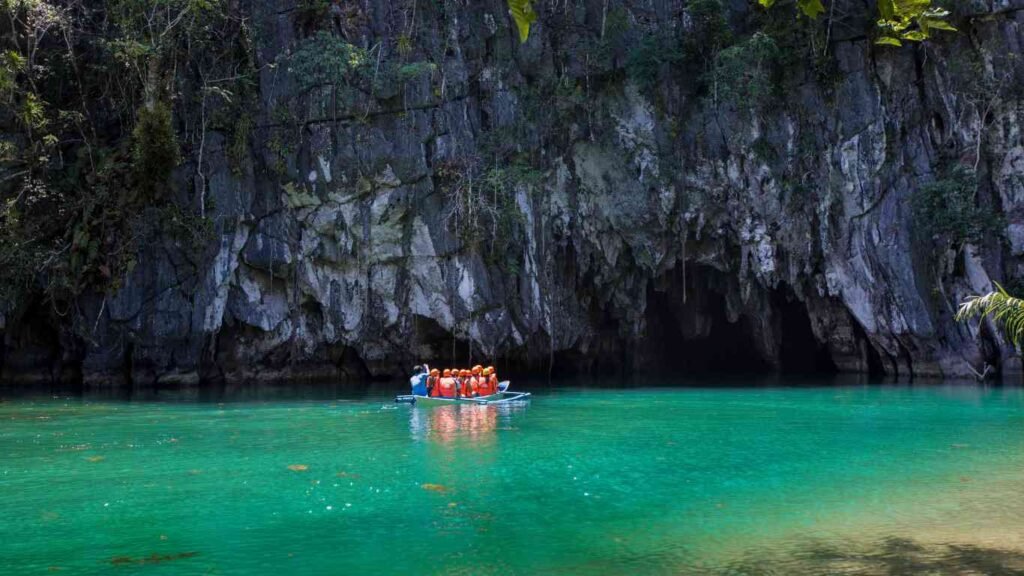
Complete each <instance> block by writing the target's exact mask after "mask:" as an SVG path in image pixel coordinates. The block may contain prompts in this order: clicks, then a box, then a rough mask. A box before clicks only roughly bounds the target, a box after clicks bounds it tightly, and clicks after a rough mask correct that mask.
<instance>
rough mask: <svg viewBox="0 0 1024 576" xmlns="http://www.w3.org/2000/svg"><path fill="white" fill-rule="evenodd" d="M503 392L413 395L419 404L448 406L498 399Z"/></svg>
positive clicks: (415, 401)
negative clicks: (456, 396)
mask: <svg viewBox="0 0 1024 576" xmlns="http://www.w3.org/2000/svg"><path fill="white" fill-rule="evenodd" d="M501 396H502V394H491V395H488V396H476V397H473V398H438V397H437V396H413V400H412V401H413V403H414V404H416V405H417V406H448V405H451V404H482V403H484V402H487V401H489V400H498V399H500V398H501Z"/></svg>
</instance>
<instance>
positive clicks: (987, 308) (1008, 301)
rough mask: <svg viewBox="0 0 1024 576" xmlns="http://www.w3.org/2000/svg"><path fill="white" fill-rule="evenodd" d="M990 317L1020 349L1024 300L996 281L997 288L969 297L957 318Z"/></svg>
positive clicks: (1023, 319)
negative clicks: (1011, 294) (1014, 295)
mask: <svg viewBox="0 0 1024 576" xmlns="http://www.w3.org/2000/svg"><path fill="white" fill-rule="evenodd" d="M978 317H983V318H989V319H991V320H992V321H993V322H995V323H996V324H997V325H998V326H999V327H1000V328H1001V329H1002V331H1003V334H1004V335H1005V336H1006V338H1007V339H1008V340H1009V341H1010V342H1011V343H1013V346H1014V347H1015V348H1017V349H1020V345H1021V342H1022V341H1024V300H1021V299H1020V298H1015V297H1013V296H1010V294H1009V293H1007V292H1006V290H1005V289H1004V288H1003V287H1002V286H1001V285H999V284H998V283H996V289H995V290H994V291H992V292H989V293H988V294H985V295H983V296H971V297H969V298H967V300H965V301H964V302H963V303H962V304H961V305H960V308H959V309H958V310H957V313H956V319H957V321H959V322H967V321H969V320H971V319H973V318H978Z"/></svg>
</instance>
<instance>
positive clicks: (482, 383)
mask: <svg viewBox="0 0 1024 576" xmlns="http://www.w3.org/2000/svg"><path fill="white" fill-rule="evenodd" d="M488 374H489V372H488V371H487V368H484V369H483V370H481V371H480V375H479V376H477V378H476V390H477V392H479V393H480V395H481V396H490V395H491V394H494V390H493V389H492V388H491V382H490V380H489V379H488Z"/></svg>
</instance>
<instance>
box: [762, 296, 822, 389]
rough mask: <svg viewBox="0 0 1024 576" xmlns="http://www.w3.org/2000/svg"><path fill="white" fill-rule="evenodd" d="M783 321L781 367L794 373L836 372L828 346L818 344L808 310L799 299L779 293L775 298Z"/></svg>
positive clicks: (773, 300)
mask: <svg viewBox="0 0 1024 576" xmlns="http://www.w3.org/2000/svg"><path fill="white" fill-rule="evenodd" d="M772 307H773V308H774V313H775V316H776V317H777V318H778V319H779V367H780V369H781V370H782V372H786V373H791V374H827V373H835V372H837V371H838V370H837V369H836V365H835V362H833V361H832V353H831V352H829V349H828V346H827V345H825V344H823V343H821V342H818V339H817V338H815V337H814V331H813V330H812V328H811V317H810V315H809V314H808V313H807V307H806V306H805V305H804V304H803V303H801V302H799V301H798V300H796V299H795V298H791V297H787V296H784V295H782V294H781V293H779V292H776V293H775V294H774V295H773V298H772Z"/></svg>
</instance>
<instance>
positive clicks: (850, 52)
mask: <svg viewBox="0 0 1024 576" xmlns="http://www.w3.org/2000/svg"><path fill="white" fill-rule="evenodd" d="M704 3H705V4H707V2H706V1H705V2H704ZM300 4H301V3H300ZM357 4H358V5H357ZM537 4H538V10H539V11H540V20H539V23H538V24H537V25H535V26H534V29H533V31H532V33H531V35H530V38H529V40H528V41H527V42H526V43H525V44H519V42H518V40H517V39H516V38H515V36H514V33H513V29H512V27H511V21H510V19H509V17H508V15H507V10H506V8H505V5H504V3H503V2H502V1H500V0H484V1H479V2H470V3H468V4H466V5H463V3H457V2H438V3H427V5H424V3H422V2H420V3H418V4H416V3H413V2H398V3H391V2H379V1H377V0H369V1H367V2H362V3H351V5H350V3H330V4H329V8H328V9H327V10H326V11H325V12H323V13H321V14H319V15H318V16H317V17H318V18H321V19H326V20H324V21H322V22H319V23H317V24H316V26H315V28H316V30H317V31H311V30H310V29H309V24H308V22H306V20H308V18H300V17H299V16H300V14H299V12H300V11H301V10H303V8H302V7H301V6H298V7H297V6H296V5H295V2H294V1H293V0H288V1H286V0H276V1H272V0H268V1H259V2H245V1H244V0H243V1H242V3H241V8H240V9H241V10H242V11H243V12H244V13H245V14H246V15H247V16H248V18H249V19H250V21H251V28H252V30H253V31H254V32H253V38H254V40H253V42H254V48H253V50H254V52H255V60H256V64H257V70H258V73H257V78H258V88H257V95H256V97H255V98H254V99H253V105H252V109H251V111H250V113H251V121H252V125H253V127H254V128H253V130H252V132H251V135H250V137H249V138H248V140H247V141H245V142H243V144H244V147H245V150H247V152H246V153H245V154H243V155H242V156H241V157H238V155H237V154H236V153H234V152H233V151H232V148H231V146H232V140H231V138H232V135H230V134H226V133H220V132H216V131H213V130H211V131H209V133H208V134H207V136H206V140H205V146H204V151H203V154H202V156H200V155H198V153H196V152H195V151H192V153H191V155H190V156H189V160H187V161H186V163H185V164H184V165H183V166H182V167H181V168H180V170H179V172H180V177H179V181H180V186H179V189H180V198H179V200H180V201H181V202H182V203H184V204H187V205H191V206H198V205H199V203H200V202H203V203H204V206H205V207H206V209H207V210H208V212H207V217H208V218H209V219H210V220H211V221H212V223H213V230H214V233H213V238H212V240H211V241H210V242H209V245H208V246H207V247H206V248H205V249H204V250H202V251H201V253H200V254H198V255H195V254H192V255H188V254H185V251H184V250H183V249H181V247H180V246H177V245H176V244H175V242H174V241H173V240H172V239H167V241H166V242H165V243H164V244H163V245H160V246H152V247H148V248H146V249H145V250H144V251H143V253H141V254H140V255H139V257H138V262H137V264H136V266H135V267H134V269H133V270H132V272H131V274H130V275H129V277H128V278H126V279H125V281H124V283H123V287H122V288H121V289H120V290H119V291H117V292H116V293H113V294H106V295H105V294H92V295H87V296H85V297H83V298H82V299H81V302H80V303H79V306H78V310H76V311H75V312H74V314H75V315H76V316H75V318H74V320H73V323H74V324H75V326H76V330H74V331H62V330H61V329H59V328H58V327H47V326H40V325H39V322H34V323H33V321H32V320H31V316H30V315H29V316H26V317H25V318H23V319H22V320H21V322H20V325H19V326H14V325H12V323H11V322H7V323H6V324H5V321H4V317H3V316H0V332H3V331H4V330H6V333H5V338H6V347H5V348H6V350H5V352H4V353H3V356H0V362H2V363H3V370H4V374H5V377H7V378H11V379H16V378H28V377H30V376H33V377H37V378H42V379H56V378H60V377H81V378H83V379H85V380H86V381H88V382H97V383H100V382H125V381H130V382H134V383H145V382H186V383H188V382H198V381H201V380H205V379H215V378H226V379H229V380H243V379H248V378H277V377H307V376H324V377H339V376H350V377H353V378H357V377H365V376H391V375H396V374H398V373H401V372H404V371H405V370H407V368H408V367H409V366H411V365H412V364H414V363H416V361H418V360H421V359H432V360H436V361H438V362H440V363H444V364H448V363H457V364H467V363H469V362H471V361H472V362H477V361H484V360H488V361H497V362H500V364H499V366H506V367H517V366H519V367H522V366H526V365H532V366H534V367H538V368H539V367H543V368H544V369H547V367H548V363H549V362H553V363H554V366H555V368H556V369H566V370H586V369H595V370H606V369H625V370H652V369H659V368H672V369H680V368H683V369H688V370H699V369H722V368H727V369H731V368H751V369H766V370H769V369H838V370H841V371H854V372H869V371H872V372H885V373H889V374H898V375H918V376H920V375H939V376H964V375H969V374H971V373H972V372H974V371H980V370H981V369H982V366H983V365H984V364H985V363H989V364H991V365H993V366H994V367H997V368H1003V369H1006V368H1008V367H1012V366H1015V365H1017V363H1016V362H1015V361H1014V359H1013V358H1012V350H1011V349H1010V348H1009V347H1008V346H1006V345H1005V343H1003V342H1000V341H999V340H998V339H997V338H996V337H995V336H993V332H992V331H991V330H987V329H984V330H982V331H981V333H980V334H979V333H978V332H977V331H976V328H974V327H967V326H962V325H957V324H956V323H955V322H954V321H953V319H952V315H953V313H954V312H955V307H956V304H957V302H959V301H960V300H961V299H962V298H963V297H964V296H965V295H967V294H971V293H977V292H980V291H985V290H987V289H989V288H990V287H991V285H992V280H999V281H1006V282H1010V283H1012V282H1013V281H1014V280H1015V279H1017V278H1020V277H1022V276H1024V259H1022V256H1024V131H1022V129H1024V107H1022V105H1021V104H1022V102H1021V95H1022V94H1024V60H1022V59H1021V58H1020V56H1021V55H1022V45H1024V0H976V1H973V2H964V3H960V4H963V6H960V7H959V8H958V10H959V12H958V13H957V18H956V24H957V25H958V27H960V32H959V33H956V34H944V35H942V36H941V37H938V38H936V39H934V40H933V41H930V42H928V43H927V44H924V45H918V46H908V47H904V48H902V49H894V48H883V47H878V46H874V45H873V43H872V41H871V38H870V33H871V24H870V14H868V13H867V12H865V3H863V2H860V1H855V0H845V1H840V2H838V4H837V13H842V14H844V15H845V16H844V17H843V18H841V19H837V20H835V21H834V22H833V25H832V26H831V27H827V28H826V27H824V24H823V25H822V27H821V28H818V29H817V32H815V33H816V34H818V36H816V38H817V40H816V41H817V42H818V45H817V47H816V48H809V47H808V46H800V47H799V48H800V50H802V51H801V52H799V54H801V56H800V57H799V58H795V59H794V58H790V59H786V55H787V54H793V53H794V50H796V48H793V47H788V46H786V45H784V42H783V41H782V40H777V42H776V47H777V48H778V52H780V53H781V54H782V56H778V55H776V56H774V58H775V60H773V61H772V62H775V64H773V68H772V72H771V73H770V74H767V75H765V77H761V76H759V75H758V71H759V70H760V65H761V64H760V60H759V58H761V56H760V54H761V53H760V52H757V51H756V50H753V48H751V47H753V44H751V43H750V41H749V39H750V38H753V37H754V36H752V34H753V33H754V31H755V29H756V28H757V22H759V19H763V18H764V16H763V15H759V14H757V13H755V8H754V6H753V4H752V3H750V2H746V1H735V2H724V5H725V10H724V12H723V18H724V19H725V20H726V21H727V22H728V23H729V25H730V27H731V29H732V33H733V35H734V38H736V40H733V41H731V42H732V44H733V46H739V47H740V48H743V47H746V48H750V50H748V51H747V52H743V51H742V50H740V49H738V48H737V49H729V50H731V52H729V53H727V54H725V56H730V57H733V58H735V57H739V58H740V60H741V62H742V63H743V64H744V65H743V66H742V67H741V71H740V74H741V75H740V76H739V77H735V76H729V74H730V70H732V69H731V68H729V61H728V60H727V58H726V57H724V56H722V55H721V53H719V54H718V55H708V54H704V53H703V51H702V50H703V48H701V47H700V46H696V47H692V45H693V44H694V43H693V42H690V45H691V48H690V49H689V50H690V52H688V53H687V52H686V50H683V51H682V52H680V57H679V58H676V59H673V58H670V57H669V54H668V53H667V51H668V48H664V47H662V46H660V45H658V44H656V42H657V39H658V38H668V39H669V40H668V41H667V42H668V43H667V44H666V45H665V46H667V47H669V48H671V47H673V46H678V45H680V44H683V45H687V44H686V42H687V38H691V39H692V38H698V39H699V38H700V34H702V33H703V32H702V30H701V29H700V26H701V23H700V21H699V19H698V18H696V17H695V15H694V14H695V12H694V11H695V9H696V8H695V6H696V5H697V2H686V1H682V0H667V1H665V2H646V1H641V0H623V1H621V2H618V3H616V2H612V3H611V7H610V8H609V3H608V2H599V1H597V0H581V1H580V2H576V3H575V4H574V3H567V4H565V5H561V4H558V3H555V4H554V5H548V3H541V2H537ZM542 4H543V5H542ZM779 9H780V10H782V9H784V8H779ZM786 18H789V16H788V15H787V16H786ZM304 22H306V23H304ZM797 32H798V33H797V34H796V35H795V36H792V37H795V38H798V39H799V41H800V42H803V43H805V44H809V43H811V42H812V40H811V36H810V35H809V34H810V33H808V32H806V31H803V30H798V31H797ZM821 33H827V43H826V40H825V39H826V36H823V35H821ZM318 34H319V35H321V36H320V38H321V39H322V38H323V37H324V36H323V35H327V36H329V37H330V40H331V41H332V42H335V43H337V45H342V44H343V45H345V46H354V47H357V48H360V49H361V50H364V52H363V53H364V54H365V55H366V56H367V57H368V58H369V59H370V60H369V61H370V65H369V66H367V67H366V69H367V70H369V71H370V72H368V73H367V76H370V75H372V76H373V77H372V79H371V80H370V81H369V82H365V81H362V80H352V81H351V82H350V83H347V84H346V83H345V82H342V81H332V82H327V83H323V82H319V83H318V82H311V81H310V79H309V78H308V77H303V72H302V71H303V70H308V68H309V66H314V67H316V66H321V67H327V68H330V67H332V66H333V67H335V68H336V67H337V65H338V64H337V62H334V61H333V60H331V59H330V58H329V56H330V55H329V54H326V53H325V54H322V55H321V56H323V61H313V62H312V64H310V63H309V62H298V61H297V58H299V57H300V56H301V51H302V47H303V44H304V43H308V42H310V41H311V38H316V37H317V35H318ZM757 37H758V38H761V39H763V35H760V36H757ZM744 38H746V39H747V40H742V39H744ZM779 38H781V37H779ZM644 42H647V44H644ZM744 42H746V43H744ZM638 46H639V47H640V48H638ZM643 46H647V50H646V51H644V50H643V49H642V48H643ZM723 46H724V44H723ZM746 48H744V49H746ZM811 52H813V53H814V54H818V55H819V57H818V60H820V61H817V60H814V59H807V58H804V57H803V56H802V55H804V54H807V53H811ZM302 57H308V56H302ZM645 58H646V59H647V60H646V61H645V60H644V59H645ZM652 62H653V64H652ZM382 63H383V64H382ZM388 63H391V64H390V67H388ZM645 64H646V65H648V70H650V69H651V67H652V66H653V72H644V65H645ZM303 66H305V67H303ZM387 70H390V71H392V72H394V73H393V74H390V76H388V75H387V74H386V73H385V72H386V71H387ZM638 70H639V72H638ZM395 71H397V72H395ZM652 74H653V78H652ZM385 76H387V78H385ZM382 78H383V79H382ZM652 80H653V81H652ZM765 82H766V83H767V84H766V85H765V86H767V88H768V89H767V93H766V94H765V93H759V92H757V91H756V90H755V88H758V87H759V83H765ZM185 152H186V153H188V152H189V151H185ZM187 155H188V154H187ZM197 163H198V165H197ZM954 166H963V167H966V168H967V169H969V170H971V171H972V172H974V173H975V174H976V182H977V194H976V202H977V204H978V205H979V206H983V207H987V208H990V209H991V210H992V211H994V212H996V213H997V214H998V216H999V218H998V220H999V222H998V225H997V226H995V227H993V228H992V229H990V230H989V231H988V232H987V233H986V234H985V235H984V236H983V237H982V238H981V239H980V240H979V239H973V241H971V242H958V241H949V240H948V239H947V238H945V237H942V238H938V237H930V236H929V235H928V234H926V233H924V232H922V226H921V223H920V218H921V215H920V214H918V213H917V212H915V209H914V206H915V204H914V197H915V194H918V193H919V192H920V190H921V189H922V188H923V187H926V186H927V185H929V183H933V182H936V181H940V180H941V179H942V178H944V177H945V176H944V175H945V174H946V173H947V172H948V171H949V170H950V169H952V168H953V167H954ZM197 172H201V173H202V174H203V176H204V178H203V181H204V182H205V183H200V181H199V180H198V179H196V178H194V175H195V174H196V173H197ZM72 334H73V335H72ZM55 366H57V367H58V368H55ZM40 367H45V369H43V370H40ZM62 375H63V376H62Z"/></svg>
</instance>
